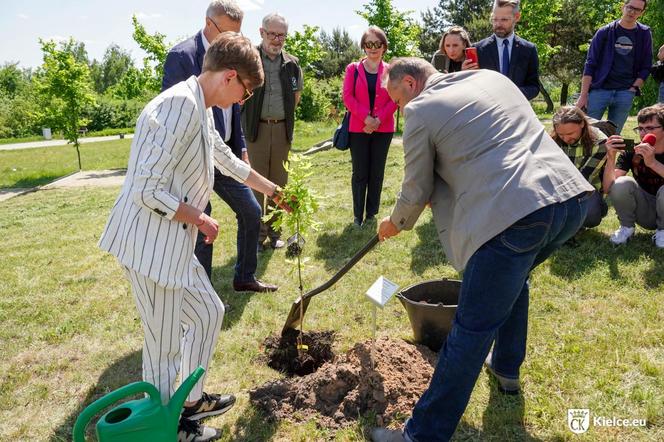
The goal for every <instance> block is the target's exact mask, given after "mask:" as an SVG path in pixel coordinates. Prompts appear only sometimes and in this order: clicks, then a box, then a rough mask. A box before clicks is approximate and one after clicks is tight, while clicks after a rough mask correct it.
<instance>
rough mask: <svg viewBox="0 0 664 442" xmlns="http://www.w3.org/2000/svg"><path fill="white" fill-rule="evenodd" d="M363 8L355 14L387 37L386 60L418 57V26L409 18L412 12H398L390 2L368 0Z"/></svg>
mask: <svg viewBox="0 0 664 442" xmlns="http://www.w3.org/2000/svg"><path fill="white" fill-rule="evenodd" d="M363 8H364V9H363V10H361V11H355V12H356V13H357V14H358V15H359V16H361V17H362V18H364V19H365V20H366V21H367V22H368V23H369V25H374V26H378V27H379V28H381V29H382V30H383V31H384V32H385V35H387V40H388V41H389V43H390V44H389V46H390V47H389V49H388V50H387V53H386V54H385V58H386V59H387V60H389V59H390V58H393V57H406V56H418V55H420V50H419V48H418V42H419V39H420V26H419V25H418V24H417V22H416V21H415V20H413V19H412V18H410V15H411V14H412V13H413V11H399V10H398V9H396V8H395V7H394V6H392V0H370V1H369V3H367V4H365V5H363Z"/></svg>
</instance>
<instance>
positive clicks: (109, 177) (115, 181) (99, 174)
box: [0, 169, 127, 202]
mask: <svg viewBox="0 0 664 442" xmlns="http://www.w3.org/2000/svg"><path fill="white" fill-rule="evenodd" d="M126 172H127V171H126V170H124V169H115V170H89V171H84V172H76V173H73V174H71V175H67V176H65V177H62V178H60V179H58V180H55V181H53V182H52V183H48V184H45V185H43V186H38V187H34V188H32V189H0V202H2V201H6V200H8V199H10V198H13V197H15V196H19V195H23V194H26V193H30V192H36V191H37V190H42V189H61V188H73V187H114V186H121V185H122V183H124V178H125V174H126Z"/></svg>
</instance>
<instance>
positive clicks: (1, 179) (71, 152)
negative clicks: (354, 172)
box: [0, 121, 336, 189]
mask: <svg viewBox="0 0 664 442" xmlns="http://www.w3.org/2000/svg"><path fill="white" fill-rule="evenodd" d="M335 127H336V124H335V123H330V122H316V123H304V122H299V121H298V122H297V126H296V133H297V138H296V139H295V142H294V143H293V148H294V150H296V151H300V150H302V151H304V150H307V149H309V148H310V147H311V146H312V145H313V144H315V143H317V142H319V141H321V140H324V139H326V138H331V137H332V133H333V132H334V128H335ZM130 145H131V140H130V139H124V140H113V141H103V142H99V143H86V144H81V164H82V166H83V170H103V169H122V168H125V167H127V160H128V158H129V146H130ZM77 170H78V162H77V159H76V149H75V148H74V147H73V146H72V145H67V146H57V147H43V148H34V149H19V150H3V151H0V189H2V188H30V187H34V186H39V185H41V184H46V183H49V182H51V181H53V180H55V179H56V178H59V177H61V176H64V175H67V174H70V173H73V172H75V171H77Z"/></svg>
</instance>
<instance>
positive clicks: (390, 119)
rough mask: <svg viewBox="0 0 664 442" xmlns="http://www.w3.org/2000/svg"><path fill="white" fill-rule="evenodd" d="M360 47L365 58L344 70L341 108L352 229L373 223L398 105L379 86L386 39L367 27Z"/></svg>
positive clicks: (380, 31)
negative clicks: (349, 164) (345, 116)
mask: <svg viewBox="0 0 664 442" xmlns="http://www.w3.org/2000/svg"><path fill="white" fill-rule="evenodd" d="M360 46H361V47H362V49H363V50H364V53H365V54H366V57H365V58H363V59H362V60H360V61H359V62H357V63H351V64H349V65H348V67H346V75H345V77H344V86H343V97H344V104H345V105H346V108H347V109H348V112H350V115H351V116H350V125H349V131H350V153H351V157H352V160H353V178H352V181H351V185H352V189H353V214H354V216H355V221H354V223H355V225H357V226H359V225H362V224H363V223H364V224H366V223H371V222H375V220H376V214H377V213H378V208H379V207H380V194H381V190H382V188H383V176H384V175H385V162H386V160H387V151H388V149H389V148H390V143H391V142H392V135H394V111H395V110H396V109H397V105H396V104H395V103H394V102H393V101H392V99H390V96H389V95H388V94H387V90H386V89H385V88H384V87H383V86H382V85H381V81H380V78H381V75H382V74H383V71H384V70H385V67H386V66H387V64H386V63H385V62H384V61H383V55H385V51H387V37H386V36H385V32H383V30H382V29H380V28H378V27H376V26H370V27H369V29H367V30H366V31H365V32H364V35H362V40H361V41H360Z"/></svg>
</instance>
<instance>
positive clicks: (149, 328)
mask: <svg viewBox="0 0 664 442" xmlns="http://www.w3.org/2000/svg"><path fill="white" fill-rule="evenodd" d="M192 265H193V266H194V269H193V275H194V277H193V278H192V280H193V281H194V282H193V284H192V285H191V286H185V287H183V288H177V289H168V288H165V287H162V286H160V285H158V284H157V283H156V282H155V281H153V280H152V279H150V278H148V277H146V276H143V275H141V274H139V273H137V272H136V271H134V270H132V269H129V268H127V267H125V274H126V276H127V279H129V282H130V283H131V288H132V291H133V293H134V299H135V301H136V307H137V308H138V313H139V314H140V316H141V322H142V323H143V332H144V334H145V339H144V341H143V380H144V381H146V382H149V383H151V384H153V385H154V386H155V387H157V390H159V393H160V394H161V400H162V402H163V403H164V404H166V403H167V402H168V401H169V399H170V397H171V396H172V395H173V393H174V392H175V389H176V384H175V383H176V378H177V376H178V374H180V379H181V380H183V379H186V378H187V377H188V376H189V375H190V374H191V373H192V372H193V371H194V370H195V369H196V368H197V367H198V366H199V365H201V366H202V367H203V368H205V372H206V374H207V371H208V366H209V364H210V361H211V360H212V353H213V352H214V348H215V345H216V342H217V338H218V336H219V330H220V329H221V322H222V320H223V318H224V305H223V303H222V302H221V300H220V299H219V296H217V293H216V292H215V291H214V288H213V287H212V283H211V282H210V279H209V278H208V277H207V274H206V273H205V270H204V269H203V266H201V264H200V263H199V262H198V260H196V259H193V260H192ZM204 381H205V376H203V378H201V380H200V381H198V382H197V383H196V386H195V387H194V388H193V389H192V391H191V392H190V394H189V397H188V398H187V400H188V401H197V400H198V399H200V397H201V395H202V393H203V383H204Z"/></svg>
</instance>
